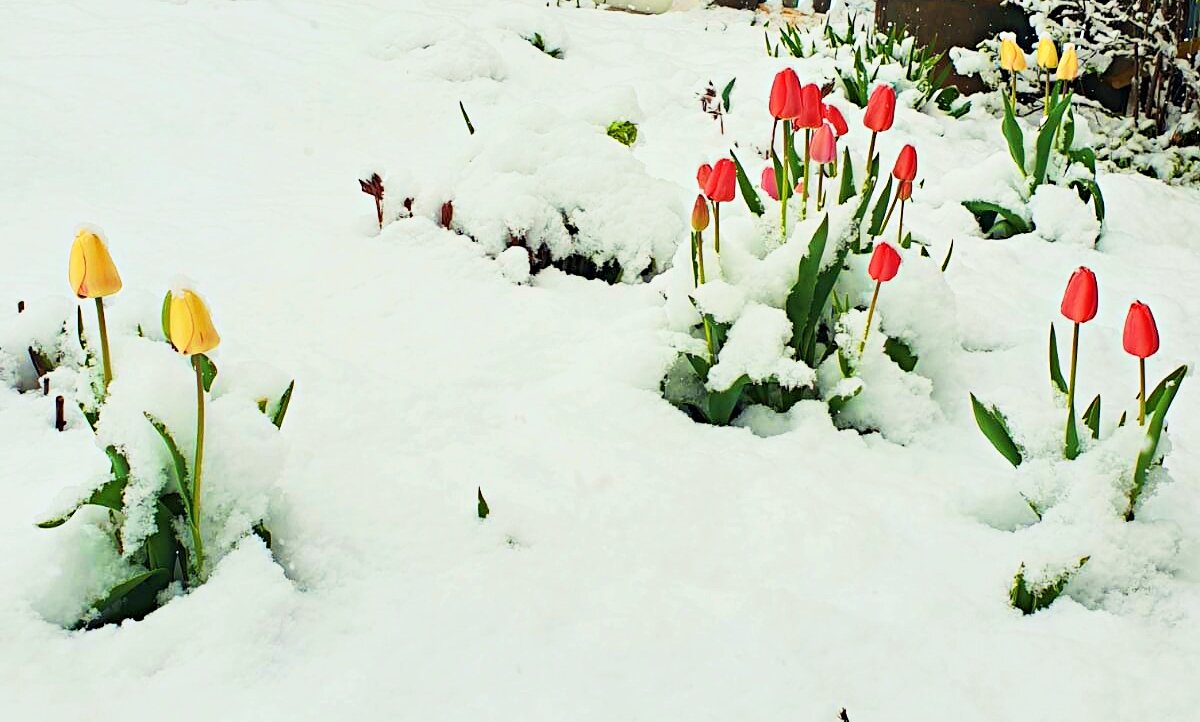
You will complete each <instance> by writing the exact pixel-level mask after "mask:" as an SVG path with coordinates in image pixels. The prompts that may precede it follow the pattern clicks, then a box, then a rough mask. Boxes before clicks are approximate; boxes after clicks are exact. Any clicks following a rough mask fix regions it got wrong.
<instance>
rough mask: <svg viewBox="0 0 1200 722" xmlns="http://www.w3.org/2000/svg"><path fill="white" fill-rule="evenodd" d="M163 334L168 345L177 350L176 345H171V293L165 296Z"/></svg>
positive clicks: (163, 303) (168, 292)
mask: <svg viewBox="0 0 1200 722" xmlns="http://www.w3.org/2000/svg"><path fill="white" fill-rule="evenodd" d="M162 332H163V338H165V339H166V340H167V343H170V344H171V348H175V344H173V343H171V292H170V291H167V295H165V296H163V302H162Z"/></svg>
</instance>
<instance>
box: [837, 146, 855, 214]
mask: <svg viewBox="0 0 1200 722" xmlns="http://www.w3.org/2000/svg"><path fill="white" fill-rule="evenodd" d="M853 197H854V164H853V163H851V162H850V149H849V148H845V149H843V150H842V186H841V188H840V189H839V190H838V205H841V204H843V203H845V202H846V201H848V200H850V199H851V198H853Z"/></svg>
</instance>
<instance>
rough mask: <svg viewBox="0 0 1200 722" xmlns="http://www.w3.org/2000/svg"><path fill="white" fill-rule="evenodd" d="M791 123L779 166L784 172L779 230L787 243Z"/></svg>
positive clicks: (780, 191)
mask: <svg viewBox="0 0 1200 722" xmlns="http://www.w3.org/2000/svg"><path fill="white" fill-rule="evenodd" d="M791 122H792V121H790V120H789V121H788V124H787V125H786V126H784V128H783V162H782V163H780V164H779V165H780V166H781V168H780V170H782V171H783V182H782V183H780V185H779V229H780V235H781V236H782V237H783V240H785V241H786V240H787V208H788V196H789V195H791V190H792V188H791V186H789V185H788V170H789V167H790V166H791V163H790V158H791V148H792V143H791V140H792V133H791Z"/></svg>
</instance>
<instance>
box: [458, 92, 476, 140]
mask: <svg viewBox="0 0 1200 722" xmlns="http://www.w3.org/2000/svg"><path fill="white" fill-rule="evenodd" d="M458 110H459V112H460V113H462V119H463V122H464V123H466V124H467V135H475V125H474V124H473V123H471V117H470V116H469V115H467V108H466V106H465V105H463V103H462V101H461V100H460V101H458Z"/></svg>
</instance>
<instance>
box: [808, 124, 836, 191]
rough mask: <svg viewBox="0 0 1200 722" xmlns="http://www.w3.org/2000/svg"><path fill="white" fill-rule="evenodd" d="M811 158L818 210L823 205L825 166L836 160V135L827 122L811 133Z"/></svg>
mask: <svg viewBox="0 0 1200 722" xmlns="http://www.w3.org/2000/svg"><path fill="white" fill-rule="evenodd" d="M812 159H813V160H814V161H816V163H817V210H818V211H820V210H821V208H822V207H823V206H824V205H825V166H826V164H828V163H833V162H835V161H836V160H837V136H836V135H834V130H833V126H832V125H830V124H829V123H823V124H822V125H821V127H820V128H817V132H815V133H813V137H812ZM803 195H804V194H803V193H801V196H803Z"/></svg>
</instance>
